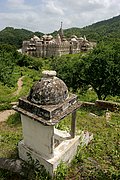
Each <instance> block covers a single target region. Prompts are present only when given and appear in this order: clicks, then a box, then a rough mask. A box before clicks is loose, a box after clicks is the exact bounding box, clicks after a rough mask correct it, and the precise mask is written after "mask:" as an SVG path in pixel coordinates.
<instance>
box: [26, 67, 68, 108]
mask: <svg viewBox="0 0 120 180" xmlns="http://www.w3.org/2000/svg"><path fill="white" fill-rule="evenodd" d="M42 75H43V77H42V79H41V80H40V81H38V82H36V83H35V84H34V85H33V87H32V88H31V90H30V93H29V95H28V97H27V99H28V100H29V101H30V102H32V103H35V104H38V105H56V104H59V103H62V102H64V101H65V100H66V99H67V98H68V96H69V95H68V88H67V86H66V84H65V83H64V82H63V81H62V80H61V79H59V78H57V77H56V71H48V70H47V71H43V72H42Z"/></svg>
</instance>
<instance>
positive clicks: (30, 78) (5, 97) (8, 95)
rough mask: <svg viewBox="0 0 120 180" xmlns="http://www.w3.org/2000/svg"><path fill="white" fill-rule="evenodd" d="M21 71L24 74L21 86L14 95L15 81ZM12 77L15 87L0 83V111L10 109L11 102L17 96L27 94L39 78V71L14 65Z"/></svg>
mask: <svg viewBox="0 0 120 180" xmlns="http://www.w3.org/2000/svg"><path fill="white" fill-rule="evenodd" d="M21 72H22V75H23V76H24V78H23V86H22V89H21V91H20V93H19V94H18V95H14V93H15V91H16V90H17V81H18V79H19V78H20V77H21ZM13 78H14V81H15V87H11V88H10V87H7V86H4V85H2V84H1V83H0V111H2V110H6V109H10V108H11V104H10V103H11V102H15V101H18V98H19V97H21V96H25V95H28V93H29V91H30V88H31V86H32V85H33V83H34V81H37V80H39V79H40V78H41V72H38V71H35V70H33V69H29V68H26V67H21V68H20V67H18V66H16V69H15V70H14V73H13Z"/></svg>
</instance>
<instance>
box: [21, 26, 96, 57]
mask: <svg viewBox="0 0 120 180" xmlns="http://www.w3.org/2000/svg"><path fill="white" fill-rule="evenodd" d="M94 46H95V43H93V42H90V41H88V40H87V39H86V37H85V36H84V38H83V37H80V38H78V37H77V36H76V35H72V36H71V38H68V39H67V38H65V36H64V32H63V28H62V23H61V27H60V29H59V31H58V34H57V36H56V37H55V38H54V37H53V36H52V35H46V34H45V35H43V36H42V37H41V38H39V37H37V36H35V35H34V36H33V38H31V39H30V40H29V41H23V45H22V53H23V54H28V55H31V56H35V57H53V56H61V55H63V54H76V53H79V52H81V51H88V50H90V49H93V47H94Z"/></svg>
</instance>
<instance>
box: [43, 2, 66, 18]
mask: <svg viewBox="0 0 120 180" xmlns="http://www.w3.org/2000/svg"><path fill="white" fill-rule="evenodd" d="M45 12H46V13H49V14H58V15H64V11H63V9H62V8H61V7H60V6H58V4H57V3H55V1H53V0H50V1H46V3H45Z"/></svg>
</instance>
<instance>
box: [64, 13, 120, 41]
mask: <svg viewBox="0 0 120 180" xmlns="http://www.w3.org/2000/svg"><path fill="white" fill-rule="evenodd" d="M64 33H65V35H67V36H68V35H69V36H70V35H72V34H75V35H78V36H80V35H81V36H83V35H86V37H87V38H88V39H89V40H95V41H101V40H103V41H110V40H112V41H113V40H117V39H118V40H120V15H119V16H116V17H113V18H111V19H108V20H104V21H100V22H97V23H94V24H92V25H90V26H86V27H84V28H70V29H65V30H64Z"/></svg>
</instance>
